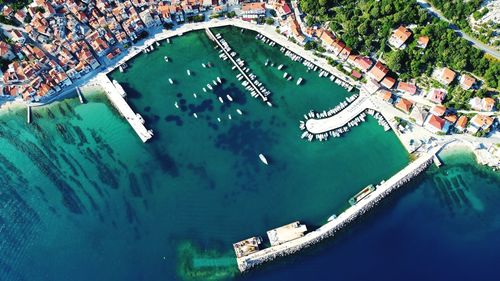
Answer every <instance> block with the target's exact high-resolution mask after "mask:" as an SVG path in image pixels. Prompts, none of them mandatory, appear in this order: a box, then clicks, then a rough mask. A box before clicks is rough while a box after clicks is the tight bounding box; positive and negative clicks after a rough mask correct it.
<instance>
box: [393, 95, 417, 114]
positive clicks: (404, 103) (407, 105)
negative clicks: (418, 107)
mask: <svg viewBox="0 0 500 281" xmlns="http://www.w3.org/2000/svg"><path fill="white" fill-rule="evenodd" d="M412 105H413V102H411V101H409V100H407V99H404V98H400V99H399V101H398V102H397V103H396V107H397V108H399V109H401V110H402V111H404V112H406V113H410V109H411V106H412Z"/></svg>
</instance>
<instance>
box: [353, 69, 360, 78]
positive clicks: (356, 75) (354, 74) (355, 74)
mask: <svg viewBox="0 0 500 281" xmlns="http://www.w3.org/2000/svg"><path fill="white" fill-rule="evenodd" d="M351 76H352V77H354V78H356V79H360V78H361V73H359V72H357V71H356V70H355V69H353V70H352V71H351Z"/></svg>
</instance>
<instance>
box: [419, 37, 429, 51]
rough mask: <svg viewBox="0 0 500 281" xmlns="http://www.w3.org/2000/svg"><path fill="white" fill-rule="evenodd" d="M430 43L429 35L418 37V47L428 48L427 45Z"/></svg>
mask: <svg viewBox="0 0 500 281" xmlns="http://www.w3.org/2000/svg"><path fill="white" fill-rule="evenodd" d="M428 44H429V37H428V36H420V37H418V39H417V47H419V48H422V49H425V48H427V45H428Z"/></svg>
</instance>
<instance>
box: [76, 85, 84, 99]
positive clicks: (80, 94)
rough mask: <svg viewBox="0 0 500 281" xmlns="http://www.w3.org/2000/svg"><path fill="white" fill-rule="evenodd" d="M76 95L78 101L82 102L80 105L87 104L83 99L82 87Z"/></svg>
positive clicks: (77, 90) (78, 88)
mask: <svg viewBox="0 0 500 281" xmlns="http://www.w3.org/2000/svg"><path fill="white" fill-rule="evenodd" d="M76 93H77V94H78V99H79V100H80V103H85V101H84V99H83V94H82V90H81V89H80V87H76Z"/></svg>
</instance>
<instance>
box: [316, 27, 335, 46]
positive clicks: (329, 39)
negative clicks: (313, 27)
mask: <svg viewBox="0 0 500 281" xmlns="http://www.w3.org/2000/svg"><path fill="white" fill-rule="evenodd" d="M319 39H321V41H323V44H325V45H327V46H330V45H332V44H333V42H334V41H335V36H333V33H331V32H330V31H328V30H324V29H323V32H322V33H321V35H320V36H319Z"/></svg>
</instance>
